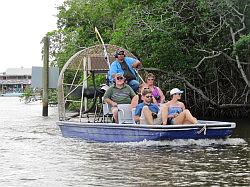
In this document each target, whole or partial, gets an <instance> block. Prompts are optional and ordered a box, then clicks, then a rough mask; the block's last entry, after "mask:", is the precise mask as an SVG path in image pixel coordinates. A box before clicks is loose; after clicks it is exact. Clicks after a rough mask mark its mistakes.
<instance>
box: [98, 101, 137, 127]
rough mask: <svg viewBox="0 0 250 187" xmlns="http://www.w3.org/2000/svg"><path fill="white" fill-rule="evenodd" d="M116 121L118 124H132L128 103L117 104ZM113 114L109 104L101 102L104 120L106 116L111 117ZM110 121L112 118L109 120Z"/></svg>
mask: <svg viewBox="0 0 250 187" xmlns="http://www.w3.org/2000/svg"><path fill="white" fill-rule="evenodd" d="M117 108H118V123H119V124H131V123H132V124H133V123H135V122H134V120H133V116H132V110H131V109H130V104H118V105H117ZM112 117H113V114H112V111H111V106H110V105H108V104H106V103H104V104H103V119H104V122H106V121H107V120H106V119H107V118H112ZM111 121H112V120H111Z"/></svg>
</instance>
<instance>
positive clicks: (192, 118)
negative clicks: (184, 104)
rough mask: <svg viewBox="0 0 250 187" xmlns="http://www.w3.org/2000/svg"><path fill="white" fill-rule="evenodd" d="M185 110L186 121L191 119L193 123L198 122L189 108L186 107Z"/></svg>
mask: <svg viewBox="0 0 250 187" xmlns="http://www.w3.org/2000/svg"><path fill="white" fill-rule="evenodd" d="M183 112H185V121H189V122H190V123H191V124H196V123H197V122H198V121H197V119H196V118H195V117H193V116H192V114H191V112H190V111H189V110H188V109H185V110H184V111H183Z"/></svg>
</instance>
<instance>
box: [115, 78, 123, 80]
mask: <svg viewBox="0 0 250 187" xmlns="http://www.w3.org/2000/svg"><path fill="white" fill-rule="evenodd" d="M116 79H117V80H123V79H124V77H116Z"/></svg>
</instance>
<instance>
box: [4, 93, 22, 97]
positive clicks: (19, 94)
mask: <svg viewBox="0 0 250 187" xmlns="http://www.w3.org/2000/svg"><path fill="white" fill-rule="evenodd" d="M23 94H24V93H21V92H20V93H19V92H12V93H4V94H1V96H2V97H20V96H22V95H23Z"/></svg>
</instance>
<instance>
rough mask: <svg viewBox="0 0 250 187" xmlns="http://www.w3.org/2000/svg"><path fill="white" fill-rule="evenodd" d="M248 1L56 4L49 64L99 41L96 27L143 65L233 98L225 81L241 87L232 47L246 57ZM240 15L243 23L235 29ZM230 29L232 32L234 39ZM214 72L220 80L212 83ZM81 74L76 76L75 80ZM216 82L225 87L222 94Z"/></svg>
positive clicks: (82, 0) (70, 1) (72, 1)
mask: <svg viewBox="0 0 250 187" xmlns="http://www.w3.org/2000/svg"><path fill="white" fill-rule="evenodd" d="M249 4H250V3H249V0H247V1H241V0H231V1H228V0H183V1H176V0H154V1H152V0H137V1H134V0H68V1H65V2H64V4H63V5H62V6H60V7H58V14H57V17H58V30H55V31H52V32H50V33H48V35H49V36H50V38H51V50H50V51H51V56H53V59H54V61H53V64H56V65H58V66H59V67H60V68H62V67H63V65H64V64H65V63H66V62H67V60H68V59H69V58H70V57H71V56H72V55H73V54H75V53H76V52H78V51H79V50H81V49H82V48H84V47H90V46H92V45H95V44H99V41H98V39H97V38H96V35H95V33H94V27H97V28H98V30H99V32H100V33H101V35H102V37H103V40H104V42H105V43H110V44H115V45H118V46H121V47H124V48H126V49H128V50H130V51H131V52H133V53H134V54H135V55H136V56H138V57H139V58H140V59H141V61H142V62H143V65H144V67H156V68H160V69H162V70H166V71H168V72H172V73H177V72H178V74H180V75H182V76H183V77H186V78H187V79H188V80H189V81H190V82H193V84H195V85H196V86H197V87H199V88H201V89H202V90H203V91H204V92H205V94H207V95H208V96H209V97H211V98H215V100H217V101H218V102H230V103H232V102H234V101H233V97H234V93H235V91H231V92H226V90H227V88H228V87H229V86H232V84H233V87H234V88H235V90H236V91H237V92H238V91H239V92H240V91H242V92H244V86H245V84H244V82H242V79H241V78H240V77H241V74H240V73H239V71H235V68H237V66H235V64H234V63H233V62H235V54H234V53H233V52H234V51H235V52H236V53H237V54H238V55H239V56H240V60H242V61H246V59H247V56H248V54H249V40H250V39H249V25H250V24H249V23H250V22H249V20H250V19H249V15H245V14H246V13H247V12H249V7H250V6H246V5H249ZM242 15H245V20H244V19H243V18H242ZM247 18H248V19H247ZM242 20H243V21H246V29H243V30H242V31H239V30H240V29H241V28H242V27H243V25H242ZM237 31H239V32H237ZM231 32H234V33H236V34H235V38H234V39H235V45H233V43H234V42H233V38H232V33H231ZM219 52H221V54H222V55H219V56H216V57H211V58H208V59H205V60H204V61H203V62H202V63H201V64H200V66H199V68H194V67H195V66H196V65H197V64H198V63H199V62H200V61H201V60H202V59H203V58H204V57H207V56H213V55H214V54H216V53H219ZM72 77H73V75H72V74H71V73H70V72H69V73H68V74H67V75H66V77H65V79H66V80H68V81H69V82H70V81H71V80H72ZM215 77H216V78H217V79H218V81H220V82H221V83H222V84H216V85H214V84H213V83H214V82H215V81H214V79H215ZM81 79H82V78H81V77H77V81H78V82H79V81H80V80H81ZM99 79H100V80H99V81H100V82H101V81H103V79H104V78H103V77H100V78H99ZM91 84H92V83H91V81H90V82H89V85H91ZM204 85H206V86H204ZM218 86H219V88H218ZM215 88H216V90H225V93H222V97H220V96H219V94H218V93H217V92H216V90H213V89H215ZM221 92H222V91H221ZM225 95H226V96H225ZM240 95H244V94H241V93H240ZM243 100H244V99H243V97H242V101H243ZM238 101H239V100H238Z"/></svg>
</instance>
